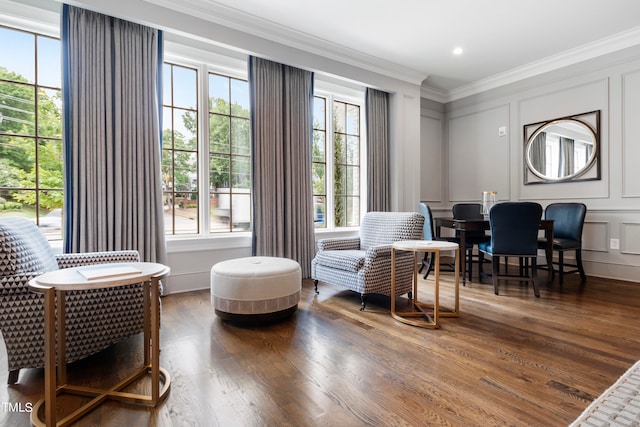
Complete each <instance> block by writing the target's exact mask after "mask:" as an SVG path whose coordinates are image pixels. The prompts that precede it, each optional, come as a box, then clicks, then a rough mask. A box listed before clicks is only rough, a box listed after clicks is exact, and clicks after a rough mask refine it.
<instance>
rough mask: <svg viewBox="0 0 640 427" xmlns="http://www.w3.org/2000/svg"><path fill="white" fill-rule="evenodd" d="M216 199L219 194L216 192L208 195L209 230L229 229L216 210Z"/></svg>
mask: <svg viewBox="0 0 640 427" xmlns="http://www.w3.org/2000/svg"><path fill="white" fill-rule="evenodd" d="M218 199H219V196H218V194H216V193H211V194H210V195H209V206H210V209H209V230H210V231H211V232H212V233H216V232H220V231H229V224H228V223H227V222H226V221H223V219H222V218H221V217H220V211H218Z"/></svg>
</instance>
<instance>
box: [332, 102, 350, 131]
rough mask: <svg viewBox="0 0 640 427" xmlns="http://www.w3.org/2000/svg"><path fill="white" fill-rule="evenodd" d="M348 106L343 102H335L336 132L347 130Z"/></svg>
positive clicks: (334, 128) (334, 127) (334, 126)
mask: <svg viewBox="0 0 640 427" xmlns="http://www.w3.org/2000/svg"><path fill="white" fill-rule="evenodd" d="M346 115H347V113H346V106H345V105H344V103H342V102H334V103H333V121H334V123H333V130H334V132H342V133H344V131H345V130H346V124H345V120H346Z"/></svg>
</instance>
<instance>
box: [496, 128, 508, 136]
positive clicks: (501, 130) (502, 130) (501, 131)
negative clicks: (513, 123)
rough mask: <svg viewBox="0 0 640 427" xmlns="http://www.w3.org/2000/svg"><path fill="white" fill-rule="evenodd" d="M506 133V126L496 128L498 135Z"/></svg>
mask: <svg viewBox="0 0 640 427" xmlns="http://www.w3.org/2000/svg"><path fill="white" fill-rule="evenodd" d="M506 134H507V127H506V126H500V127H499V128H498V136H505V135H506Z"/></svg>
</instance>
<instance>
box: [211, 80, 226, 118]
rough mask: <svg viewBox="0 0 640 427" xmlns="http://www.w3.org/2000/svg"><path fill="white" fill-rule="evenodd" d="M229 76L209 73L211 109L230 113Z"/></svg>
mask: <svg viewBox="0 0 640 427" xmlns="http://www.w3.org/2000/svg"><path fill="white" fill-rule="evenodd" d="M229 108H230V107H229V78H228V77H223V76H219V75H217V74H209V111H210V112H212V113H220V114H229V113H230V111H231V110H230V109H229Z"/></svg>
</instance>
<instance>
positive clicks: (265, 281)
mask: <svg viewBox="0 0 640 427" xmlns="http://www.w3.org/2000/svg"><path fill="white" fill-rule="evenodd" d="M301 288H302V275H301V272H300V265H299V264H298V263H297V262H296V261H293V260H291V259H288V258H276V257H263V256H256V257H247V258H237V259H232V260H229V261H222V262H219V263H217V264H216V265H214V266H213V267H212V268H211V304H213V306H214V308H215V312H216V314H217V315H218V316H219V317H220V318H222V319H224V320H230V321H233V322H245V323H254V324H255V323H261V322H270V321H274V320H280V319H283V318H286V317H288V316H290V315H291V314H292V313H293V312H295V311H296V310H297V308H298V302H299V301H300V290H301Z"/></svg>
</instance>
